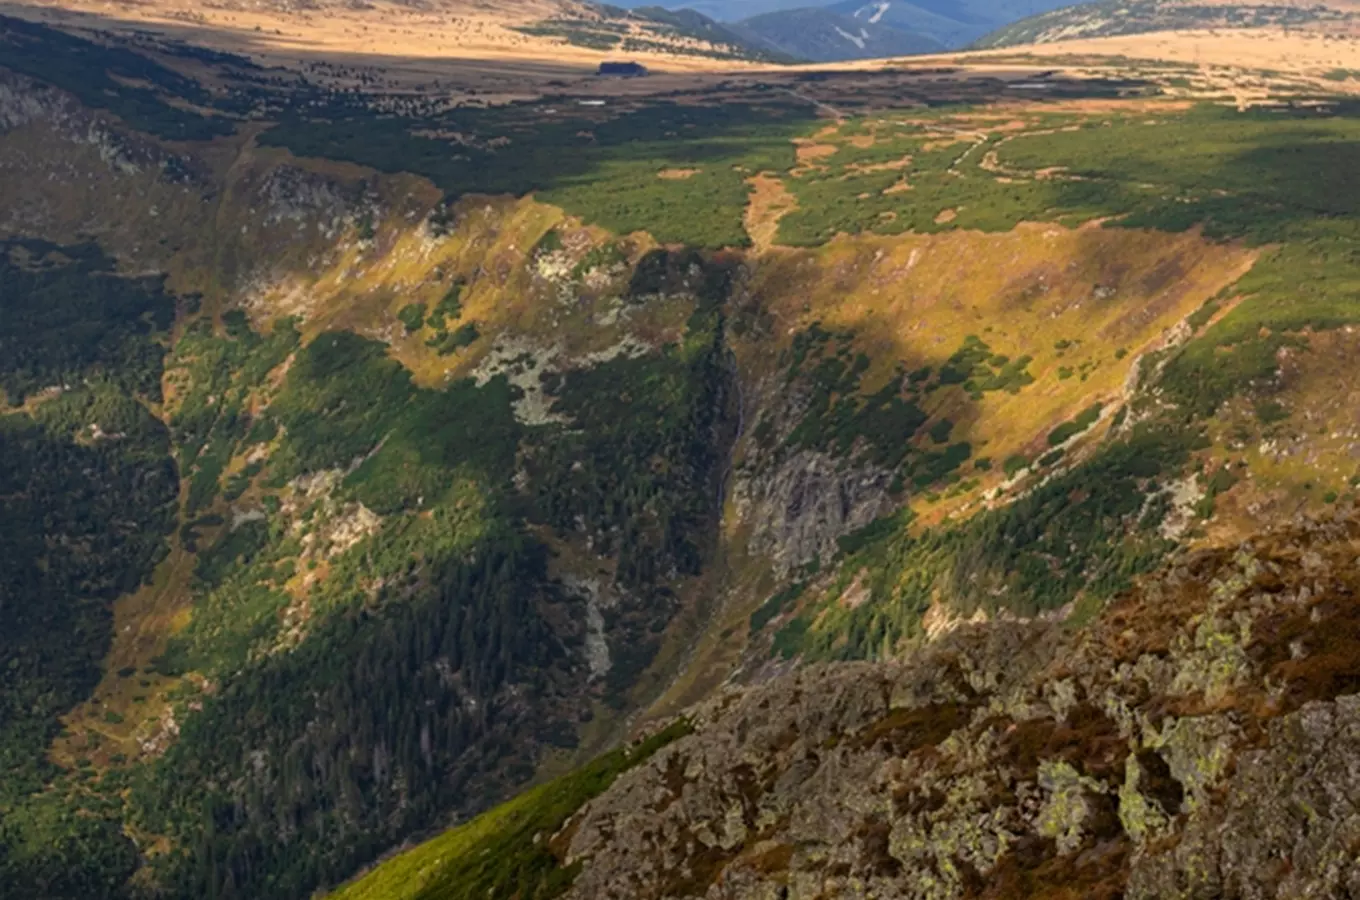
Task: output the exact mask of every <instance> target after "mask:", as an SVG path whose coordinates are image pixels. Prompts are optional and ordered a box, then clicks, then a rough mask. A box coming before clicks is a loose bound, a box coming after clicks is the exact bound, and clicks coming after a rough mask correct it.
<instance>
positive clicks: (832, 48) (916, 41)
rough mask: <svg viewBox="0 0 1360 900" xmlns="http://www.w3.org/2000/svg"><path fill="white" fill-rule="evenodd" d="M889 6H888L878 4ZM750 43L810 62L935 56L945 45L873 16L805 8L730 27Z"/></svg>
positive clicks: (759, 17)
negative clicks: (923, 54) (919, 55)
mask: <svg viewBox="0 0 1360 900" xmlns="http://www.w3.org/2000/svg"><path fill="white" fill-rule="evenodd" d="M880 5H884V6H886V5H887V4H886V3H884V4H880ZM732 29H733V30H734V31H736V32H737V33H738V34H740V35H741V36H742V37H743V38H744V39H745V41H746V42H747V43H748V44H754V45H757V46H761V47H764V48H767V49H769V50H770V51H772V52H777V53H783V54H786V55H789V56H795V57H800V58H802V59H807V60H809V61H812V62H834V61H836V60H843V59H875V58H879V57H884V56H905V55H909V54H915V53H933V52H936V51H940V50H943V49H945V46H944V44H942V43H941V42H939V41H937V40H935V39H934V38H932V37H929V36H927V35H924V34H920V33H917V32H915V31H909V30H905V29H902V28H897V27H895V26H893V25H891V24H888V23H886V22H881V21H878V20H875V19H873V18H871V17H869V16H855V15H853V14H851V15H846V14H843V13H842V12H840V11H839V9H838V8H830V9H823V8H818V7H805V8H802V9H790V10H783V11H780V12H772V13H765V14H764V15H760V16H753V17H752V18H750V19H745V20H743V21H741V22H738V23H737V24H735V25H733V26H732Z"/></svg>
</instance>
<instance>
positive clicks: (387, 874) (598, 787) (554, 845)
mask: <svg viewBox="0 0 1360 900" xmlns="http://www.w3.org/2000/svg"><path fill="white" fill-rule="evenodd" d="M690 731H691V728H690V726H689V725H688V723H686V722H684V721H677V722H675V723H673V724H672V725H670V726H668V727H667V728H665V729H663V730H661V731H658V732H657V733H656V734H654V735H651V736H649V737H647V738H645V739H642V740H639V741H637V742H636V743H630V744H628V745H626V746H624V747H621V748H619V749H618V750H615V751H613V752H611V753H609V754H608V755H606V756H602V757H600V758H599V759H597V760H594V761H592V762H591V763H589V764H588V765H586V766H583V767H582V768H580V769H578V770H576V771H575V772H572V773H571V774H570V775H565V776H563V777H561V778H558V779H556V780H555V781H551V782H549V783H547V784H545V785H542V786H541V787H537V788H533V789H531V790H528V791H526V792H524V793H523V794H521V795H519V796H518V797H516V798H515V799H513V800H511V801H509V802H508V803H504V804H502V805H500V806H498V807H496V808H495V809H492V810H490V811H488V812H485V813H483V814H482V815H480V816H478V817H477V818H475V819H473V820H472V821H470V822H468V823H466V824H464V825H459V826H457V827H455V828H451V829H449V830H448V831H446V832H444V833H443V834H442V835H440V836H439V837H437V838H433V839H431V840H429V841H426V842H425V843H423V844H420V845H419V846H417V847H415V848H413V849H410V850H405V851H403V852H401V853H399V854H398V855H397V856H395V857H394V858H392V859H389V860H385V861H383V862H382V863H380V864H379V865H378V866H377V867H376V868H375V869H374V870H373V871H372V872H369V873H367V874H365V875H362V876H360V877H359V878H357V879H355V881H354V882H353V883H351V884H349V885H347V886H345V887H342V888H340V889H339V890H336V891H335V892H333V893H332V894H330V895H328V896H330V897H332V898H334V900H418V898H424V900H436V898H439V900H459V898H468V900H472V898H482V897H502V896H505V897H509V896H515V897H522V898H534V900H549V898H551V897H555V896H557V895H559V894H561V892H562V891H563V890H565V889H566V888H567V887H569V886H570V884H571V879H572V875H573V874H574V869H573V867H571V866H568V865H565V864H564V862H563V860H562V858H561V856H562V852H563V850H564V849H565V840H566V833H567V832H568V831H569V830H570V822H571V818H572V817H573V816H574V815H576V813H577V812H578V811H579V810H580V809H581V807H582V806H583V805H584V804H585V803H587V802H589V801H590V800H592V799H594V798H595V797H597V796H599V795H600V794H601V793H603V792H604V791H606V790H608V789H609V786H610V785H611V784H613V783H614V781H615V779H617V778H618V777H619V775H621V774H622V773H624V772H626V771H628V770H629V769H631V768H633V767H635V766H638V765H640V764H641V763H644V762H646V761H647V759H648V758H650V757H651V756H652V755H653V754H654V753H656V751H658V750H660V749H661V748H663V747H665V746H666V745H667V744H669V743H671V742H672V741H674V740H675V739H676V738H678V737H683V736H684V735H685V734H688V733H689V732H690Z"/></svg>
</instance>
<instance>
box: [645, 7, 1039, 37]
mask: <svg viewBox="0 0 1360 900" xmlns="http://www.w3.org/2000/svg"><path fill="white" fill-rule="evenodd" d="M622 5H624V6H628V5H630V4H628V3H624V4H622ZM676 5H677V6H683V7H686V8H689V9H691V10H696V11H699V12H701V13H703V14H704V15H706V16H709V17H712V18H713V19H716V20H718V21H720V22H729V23H746V22H749V21H750V20H752V19H756V18H765V17H770V16H777V15H778V14H784V13H790V12H793V13H796V14H797V15H805V9H806V8H808V4H807V3H806V0H694V2H684V3H680V2H678V0H677V4H676ZM1064 5H1066V4H1065V2H1064V0H962V2H951V0H919V2H907V0H872V2H865V0H831V2H827V3H815V4H811V7H812V8H818V9H825V10H827V11H828V12H831V13H834V14H836V15H839V16H845V17H849V18H854V19H857V20H858V21H859V22H860V23H861V25H862V26H869V25H890V26H892V27H893V28H895V29H898V30H901V31H907V32H912V33H915V34H919V35H923V36H926V37H929V38H930V39H932V40H934V41H936V42H938V43H940V44H943V45H944V46H945V48H946V49H957V48H959V47H963V46H965V45H967V44H969V43H971V42H972V41H974V40H976V39H978V38H980V37H982V36H984V35H986V34H988V33H989V32H992V31H996V30H997V29H1000V28H1002V27H1004V26H1006V25H1009V24H1011V23H1013V22H1016V21H1019V20H1022V19H1026V18H1029V17H1031V16H1035V15H1037V14H1040V13H1044V12H1048V11H1049V10H1052V9H1055V8H1057V7H1060V6H1064ZM772 21H773V20H772ZM841 24H842V27H844V25H843V23H841ZM767 27H772V26H767ZM795 29H796V25H795V24H793V22H792V21H791V22H790V24H789V25H788V26H787V30H788V31H790V32H792V31H794V30H795ZM852 33H856V32H853V31H852Z"/></svg>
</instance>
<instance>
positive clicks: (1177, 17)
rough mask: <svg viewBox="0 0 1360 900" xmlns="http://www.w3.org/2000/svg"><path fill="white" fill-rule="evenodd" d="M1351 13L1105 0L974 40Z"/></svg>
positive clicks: (1293, 23)
mask: <svg viewBox="0 0 1360 900" xmlns="http://www.w3.org/2000/svg"><path fill="white" fill-rule="evenodd" d="M1351 18H1352V13H1351V11H1350V10H1349V9H1348V8H1345V7H1343V6H1328V5H1327V4H1314V5H1312V6H1306V7H1305V6H1292V5H1281V4H1275V3H1223V4H1219V3H1194V2H1179V0H1134V2H1121V0H1107V2H1101V3H1084V4H1080V5H1078V6H1071V7H1067V8H1064V9H1057V10H1054V11H1052V12H1046V13H1042V14H1040V15H1036V16H1031V17H1029V18H1025V19H1021V20H1020V21H1017V22H1014V23H1012V24H1009V25H1007V26H1005V27H1004V28H998V29H997V30H996V31H993V32H992V33H990V34H988V35H985V36H983V37H981V38H979V39H978V40H977V41H976V43H975V44H974V46H975V47H977V48H979V49H986V48H996V47H1009V46H1014V45H1018V44H1047V43H1051V42H1053V41H1060V40H1071V39H1076V38H1098V37H1113V36H1118V35H1129V34H1144V33H1147V32H1155V31H1178V30H1190V29H1225V28H1232V29H1236V28H1300V27H1310V28H1312V27H1321V28H1326V27H1329V26H1330V27H1337V26H1343V25H1344V24H1345V23H1347V22H1349V21H1350V20H1351Z"/></svg>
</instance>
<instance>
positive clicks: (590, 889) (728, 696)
mask: <svg viewBox="0 0 1360 900" xmlns="http://www.w3.org/2000/svg"><path fill="white" fill-rule="evenodd" d="M1357 548H1360V521H1358V520H1357V519H1356V518H1355V516H1354V515H1353V514H1351V513H1350V512H1349V511H1348V512H1347V513H1345V514H1342V515H1338V516H1337V517H1335V518H1329V519H1326V520H1324V521H1320V522H1307V523H1304V524H1300V525H1298V526H1295V527H1292V528H1289V529H1286V530H1282V531H1278V532H1273V533H1270V534H1267V535H1263V536H1261V537H1259V538H1256V539H1253V540H1251V541H1247V542H1244V543H1242V544H1239V545H1237V546H1234V547H1230V548H1222V549H1215V550H1210V551H1200V552H1195V553H1190V554H1187V555H1186V556H1185V557H1183V558H1180V559H1177V560H1176V561H1175V562H1174V563H1173V564H1171V565H1170V566H1168V568H1167V569H1166V570H1164V571H1163V572H1160V573H1158V574H1157V575H1156V576H1155V577H1152V578H1148V579H1146V580H1145V581H1143V582H1142V583H1140V584H1139V586H1138V587H1137V588H1136V589H1135V590H1133V591H1132V592H1130V593H1129V594H1128V595H1126V596H1124V597H1121V598H1120V599H1119V600H1117V601H1116V602H1114V603H1112V604H1111V605H1110V607H1109V608H1108V609H1107V610H1106V611H1104V612H1103V613H1102V614H1101V615H1100V616H1099V618H1097V619H1096V620H1095V621H1094V622H1091V623H1090V624H1088V625H1086V626H1084V627H1080V628H1075V627H1073V626H1071V625H1070V624H1064V623H1052V622H1020V621H1013V622H997V623H990V624H984V625H962V626H960V627H958V628H956V629H954V630H953V631H951V632H950V633H949V634H948V635H947V636H945V637H942V638H940V639H939V640H937V641H935V642H934V643H932V644H931V645H930V646H929V647H928V648H927V649H925V650H923V651H921V652H920V653H918V654H916V655H914V656H913V658H912V659H911V660H910V661H908V662H904V663H891V664H878V665H865V664H844V665H836V666H823V667H810V668H807V669H803V670H799V671H797V672H794V673H789V674H786V675H783V676H780V677H776V678H773V679H771V680H769V681H767V682H765V683H762V684H759V685H755V686H751V687H746V688H740V689H732V690H729V691H725V692H723V693H722V694H721V695H720V696H718V697H716V698H714V699H713V700H711V701H709V702H707V703H705V704H703V705H701V706H699V707H697V708H695V709H694V710H693V711H692V712H691V713H689V719H690V722H691V723H692V725H693V728H694V731H693V733H692V734H690V735H689V736H686V737H683V738H680V739H679V740H676V741H675V742H674V743H672V744H670V745H669V746H667V747H665V748H663V749H661V750H660V751H658V752H657V753H656V754H655V755H654V756H653V757H652V758H651V759H650V760H648V761H647V762H646V763H645V764H643V765H641V766H639V767H638V768H636V769H634V770H632V771H630V772H628V773H626V774H624V775H622V776H621V777H620V778H619V780H618V781H617V782H615V783H614V785H613V787H611V788H610V789H609V790H608V791H606V792H605V793H604V794H603V795H602V796H600V797H599V798H597V799H595V800H593V801H591V802H590V803H589V804H587V805H586V806H585V807H584V808H583V809H582V810H581V811H580V812H578V813H577V814H576V815H575V816H574V817H572V818H571V819H570V820H569V821H568V822H567V823H566V825H565V826H564V828H563V829H562V830H561V831H560V832H559V833H558V834H557V835H555V836H553V837H552V839H551V840H552V841H553V842H554V843H557V844H559V845H560V847H561V848H562V851H563V853H564V859H565V861H566V862H567V863H568V864H571V863H573V862H579V864H580V866H581V869H580V874H579V875H578V877H577V879H576V881H575V884H574V885H573V887H572V888H571V890H570V891H568V892H567V894H566V895H565V896H569V897H573V898H591V897H608V898H635V897H657V898H660V897H675V898H680V897H707V898H770V900H775V898H822V897H855V898H868V897H921V898H927V897H928V898H954V897H996V898H1001V897H1039V896H1042V897H1129V898H1169V897H1344V896H1351V895H1353V894H1354V893H1355V892H1356V890H1357V889H1360V862H1358V861H1357V856H1356V853H1355V848H1356V842H1357V840H1360V830H1357V829H1360V818H1358V817H1357V815H1358V804H1360V763H1358V762H1357V759H1360V743H1357V742H1360V698H1357V696H1356V695H1355V690H1356V687H1357V685H1360V681H1358V680H1357V679H1360V653H1357V649H1360V648H1358V646H1357V641H1360V608H1358V607H1357V604H1356V590H1357V587H1360V581H1358V580H1357V579H1358V578H1360V575H1358V574H1357V569H1356V551H1357Z"/></svg>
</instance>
